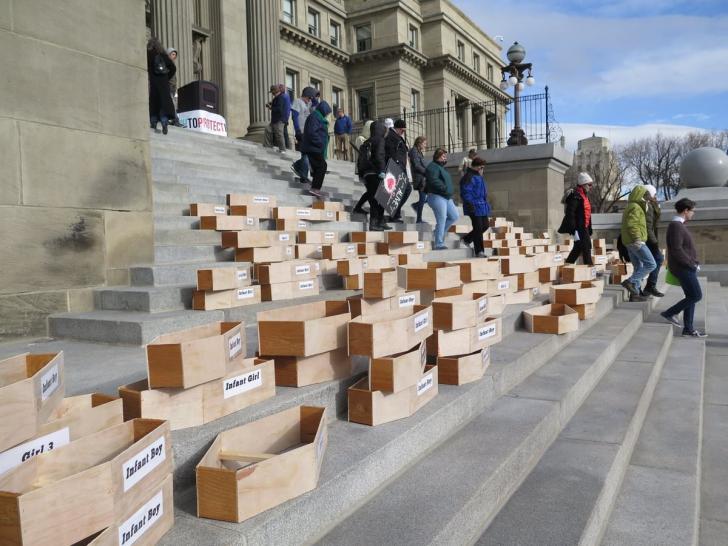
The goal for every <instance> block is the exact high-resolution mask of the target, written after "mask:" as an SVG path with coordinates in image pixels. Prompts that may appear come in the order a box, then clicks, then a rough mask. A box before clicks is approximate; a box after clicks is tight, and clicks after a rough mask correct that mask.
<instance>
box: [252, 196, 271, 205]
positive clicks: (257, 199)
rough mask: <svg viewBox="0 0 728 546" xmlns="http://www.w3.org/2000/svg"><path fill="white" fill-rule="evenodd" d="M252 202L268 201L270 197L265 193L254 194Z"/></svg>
mask: <svg viewBox="0 0 728 546" xmlns="http://www.w3.org/2000/svg"><path fill="white" fill-rule="evenodd" d="M253 203H270V198H269V197H267V196H265V195H256V196H255V197H253Z"/></svg>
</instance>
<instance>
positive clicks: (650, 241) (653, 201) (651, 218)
mask: <svg viewBox="0 0 728 546" xmlns="http://www.w3.org/2000/svg"><path fill="white" fill-rule="evenodd" d="M645 189H646V190H647V194H646V195H645V201H646V202H647V209H646V210H645V219H646V221H647V241H646V244H647V248H649V249H650V252H652V257H653V258H654V259H655V264H656V265H657V267H655V269H653V270H652V272H651V273H650V274H649V276H648V277H647V284H646V285H645V287H644V289H643V290H642V295H643V296H655V297H656V298H661V297H662V296H664V295H665V294H663V293H662V292H660V291H659V290H658V289H657V275H659V273H660V268H661V267H662V264H663V262H664V261H665V256H663V254H662V252H660V243H659V241H658V238H657V224H658V223H659V222H660V213H661V211H660V204H659V203H658V202H657V188H655V186H653V185H652V184H645Z"/></svg>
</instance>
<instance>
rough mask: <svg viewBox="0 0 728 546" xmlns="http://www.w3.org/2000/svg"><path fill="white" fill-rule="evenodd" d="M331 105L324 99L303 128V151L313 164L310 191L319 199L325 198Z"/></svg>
mask: <svg viewBox="0 0 728 546" xmlns="http://www.w3.org/2000/svg"><path fill="white" fill-rule="evenodd" d="M330 114H331V106H329V103H328V102H326V101H325V100H322V101H321V102H320V103H319V105H318V106H317V107H316V110H314V112H313V113H312V114H311V115H309V116H308V119H307V120H306V126H305V127H304V128H303V144H302V145H301V153H304V154H306V155H307V156H308V160H309V163H310V164H311V179H312V180H311V189H309V190H308V193H310V194H311V195H313V196H314V197H316V198H318V199H323V198H324V194H323V193H322V192H321V187H322V186H323V185H324V178H325V177H326V169H327V168H328V165H327V164H326V155H327V152H328V149H329V120H328V116H329V115H330Z"/></svg>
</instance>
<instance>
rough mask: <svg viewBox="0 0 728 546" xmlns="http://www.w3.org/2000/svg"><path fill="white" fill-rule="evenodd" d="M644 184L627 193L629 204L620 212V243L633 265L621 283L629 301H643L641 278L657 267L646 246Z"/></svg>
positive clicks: (645, 190) (645, 191) (645, 189)
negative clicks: (629, 274)
mask: <svg viewBox="0 0 728 546" xmlns="http://www.w3.org/2000/svg"><path fill="white" fill-rule="evenodd" d="M646 193H647V188H646V187H645V186H641V185H640V186H636V187H635V188H634V189H633V190H632V192H631V193H630V194H629V205H627V208H626V209H624V213H623V214H622V244H623V245H624V246H626V247H627V252H629V259H630V261H631V262H632V265H633V266H634V273H633V274H632V276H631V277H630V278H629V279H627V280H626V281H624V282H623V283H622V286H624V287H625V288H626V289H627V291H628V292H629V301H645V300H646V299H647V298H645V297H644V296H641V295H640V291H641V287H642V280H643V279H644V278H645V277H647V275H649V274H650V273H651V272H652V270H653V269H655V268H656V267H657V264H656V263H655V258H653V257H652V252H650V249H649V248H648V246H647V244H646V243H647V217H646V215H645V213H646V211H647V202H646V201H645V194H646Z"/></svg>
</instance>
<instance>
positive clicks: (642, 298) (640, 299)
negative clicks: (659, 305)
mask: <svg viewBox="0 0 728 546" xmlns="http://www.w3.org/2000/svg"><path fill="white" fill-rule="evenodd" d="M649 299H650V298H648V297H647V296H640V295H639V294H630V295H629V301H630V303H634V302H643V301H648V300H649Z"/></svg>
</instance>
